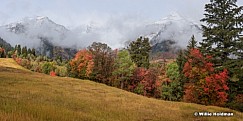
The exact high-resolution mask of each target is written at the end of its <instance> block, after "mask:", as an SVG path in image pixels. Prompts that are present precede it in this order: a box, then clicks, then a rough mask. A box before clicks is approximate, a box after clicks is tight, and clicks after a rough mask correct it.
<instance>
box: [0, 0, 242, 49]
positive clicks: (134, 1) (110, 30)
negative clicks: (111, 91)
mask: <svg viewBox="0 0 243 121" xmlns="http://www.w3.org/2000/svg"><path fill="white" fill-rule="evenodd" d="M209 1H210V0H0V26H1V25H6V24H9V23H13V22H16V21H20V20H22V19H23V18H25V17H36V16H47V17H48V18H49V19H51V20H52V21H54V22H55V23H57V24H61V25H64V26H65V27H67V28H68V29H70V30H73V31H74V32H75V33H78V34H79V33H80V32H81V31H82V30H81V29H82V28H83V27H84V26H87V25H94V26H95V27H97V26H98V27H97V28H101V30H97V31H98V32H94V33H92V34H82V36H80V37H79V39H77V40H75V39H69V38H68V40H69V42H70V40H72V41H73V42H70V44H74V45H77V44H78V43H80V44H78V45H81V44H83V43H85V42H86V44H87V45H89V44H90V43H91V42H92V41H101V42H105V43H107V44H108V45H110V46H112V47H120V46H121V45H124V41H127V40H134V39H135V38H136V37H138V36H140V35H141V33H143V30H146V29H141V28H140V27H141V26H143V25H144V24H147V23H153V22H155V21H159V20H160V19H162V18H164V17H166V16H168V15H169V14H171V13H175V12H176V13H179V14H180V15H181V16H182V17H183V18H187V19H190V20H191V19H192V20H193V21H195V22H198V23H199V20H200V19H201V18H202V17H203V13H204V5H205V4H206V3H208V2H209ZM238 5H239V6H240V5H243V0H238ZM80 28H81V29H80ZM137 30H140V31H137ZM50 34H51V33H50ZM3 35H4V34H3ZM190 36H191V35H189V37H186V38H185V41H187V40H188V39H189V38H190ZM10 37H11V36H10ZM15 40H16V39H13V40H12V41H13V42H15ZM31 40H32V39H30V41H31ZM81 40H82V41H81ZM180 40H182V39H181V38H180ZM26 42H27V43H29V42H28V41H26ZM57 43H58V42H57ZM183 43H187V42H184V41H183Z"/></svg>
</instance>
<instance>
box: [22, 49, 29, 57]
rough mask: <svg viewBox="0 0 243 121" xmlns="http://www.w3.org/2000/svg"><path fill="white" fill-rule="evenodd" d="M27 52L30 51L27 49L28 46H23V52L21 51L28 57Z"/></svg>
mask: <svg viewBox="0 0 243 121" xmlns="http://www.w3.org/2000/svg"><path fill="white" fill-rule="evenodd" d="M27 53H28V51H27V47H26V46H24V47H23V48H22V52H21V54H22V56H23V57H26V56H27Z"/></svg>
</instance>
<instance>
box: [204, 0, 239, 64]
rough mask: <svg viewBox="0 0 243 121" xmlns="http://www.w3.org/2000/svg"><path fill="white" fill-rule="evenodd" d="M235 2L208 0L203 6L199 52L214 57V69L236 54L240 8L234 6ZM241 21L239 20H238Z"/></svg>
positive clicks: (229, 0) (235, 0)
mask: <svg viewBox="0 0 243 121" xmlns="http://www.w3.org/2000/svg"><path fill="white" fill-rule="evenodd" d="M236 2H237V0H210V3H209V4H206V5H205V12H206V13H205V14H204V16H205V17H204V18H203V19H202V20H201V21H202V22H205V24H206V25H202V29H203V37H204V38H205V39H203V41H202V43H200V44H201V48H200V49H201V51H202V52H203V53H204V54H209V55H212V56H213V57H214V60H213V62H214V63H215V66H216V67H222V66H223V64H224V62H227V60H229V56H230V55H233V54H234V55H235V54H236V52H237V49H236V47H237V44H239V43H240V39H239V37H240V34H241V33H242V15H241V10H242V7H238V6H237V5H236ZM240 19H241V20H240Z"/></svg>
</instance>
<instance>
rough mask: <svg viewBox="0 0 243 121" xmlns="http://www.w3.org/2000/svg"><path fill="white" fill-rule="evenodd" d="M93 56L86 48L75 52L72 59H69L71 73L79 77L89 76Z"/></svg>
mask: <svg viewBox="0 0 243 121" xmlns="http://www.w3.org/2000/svg"><path fill="white" fill-rule="evenodd" d="M93 65H94V63H93V57H92V54H91V52H89V51H87V50H86V49H84V50H80V51H79V52H77V53H76V55H75V57H74V59H72V60H71V61H70V67H71V70H70V71H71V73H72V74H74V75H75V76H76V77H79V78H89V77H90V74H91V73H92V69H93Z"/></svg>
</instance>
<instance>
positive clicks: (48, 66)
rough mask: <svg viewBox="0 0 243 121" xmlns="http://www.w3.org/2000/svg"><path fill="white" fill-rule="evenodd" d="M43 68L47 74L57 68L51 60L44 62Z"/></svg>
mask: <svg viewBox="0 0 243 121" xmlns="http://www.w3.org/2000/svg"><path fill="white" fill-rule="evenodd" d="M41 70H42V72H43V73H45V74H49V73H50V72H51V71H53V70H55V69H54V66H53V64H52V63H51V62H44V63H43V64H42V66H41Z"/></svg>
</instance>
